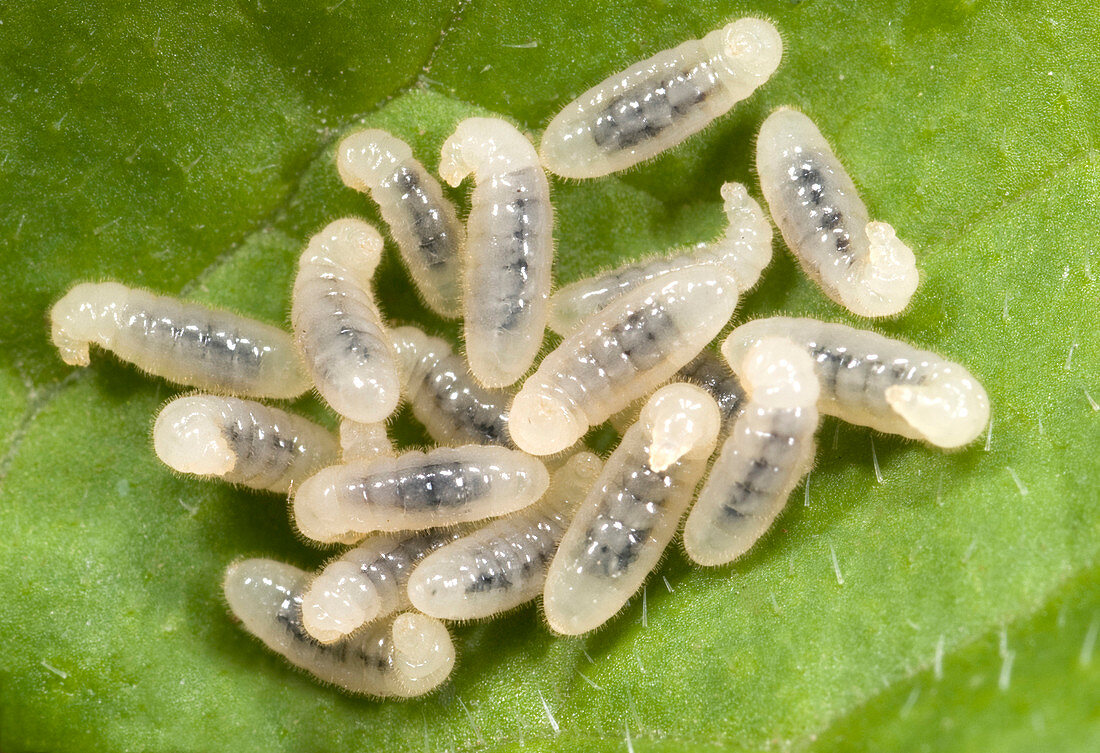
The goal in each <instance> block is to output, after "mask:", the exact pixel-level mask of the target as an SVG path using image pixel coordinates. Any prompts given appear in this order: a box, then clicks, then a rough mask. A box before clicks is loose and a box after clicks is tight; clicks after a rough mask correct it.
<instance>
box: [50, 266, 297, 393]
mask: <svg viewBox="0 0 1100 753" xmlns="http://www.w3.org/2000/svg"><path fill="white" fill-rule="evenodd" d="M50 320H51V323H52V329H53V332H52V336H53V343H54V345H56V346H57V349H58V350H59V351H60V352H61V358H62V360H64V361H65V363H67V364H70V365H72V366H87V365H88V363H89V362H90V358H89V354H88V346H89V345H90V344H93V343H94V344H95V345H98V346H100V347H101V348H104V349H106V350H109V351H111V352H113V353H114V354H115V355H116V356H118V357H119V358H121V359H122V360H124V361H128V362H130V363H132V364H134V365H135V366H137V367H138V368H141V369H144V370H145V371H147V372H149V373H150V374H154V375H156V376H159V377H164V378H165V379H167V380H169V381H171V382H176V383H178V384H186V385H190V386H191V387H198V388H199V389H203V390H208V391H210V392H218V393H230V394H234V395H244V396H246V397H274V398H292V397H297V396H298V395H301V394H302V393H303V392H305V391H306V390H307V389H309V386H310V384H309V378H308V377H307V376H306V374H305V372H304V371H303V370H302V366H301V363H300V362H299V360H298V354H297V352H296V351H295V348H294V341H293V340H292V339H291V337H290V335H289V334H287V333H286V332H284V331H283V330H281V329H279V328H278V327H273V326H271V325H270V324H264V323H263V322H258V321H256V320H255V319H248V318H246V317H243V316H240V315H239V314H234V313H231V312H229V311H224V310H222V309H211V308H208V307H206V306H202V305H199V304H197V303H187V302H185V301H181V300H179V299H178V298H168V297H166V296H159V295H154V294H153V293H150V292H148V291H145V290H140V289H137V288H128V287H126V286H125V285H121V284H119V283H117V282H101V283H94V282H85V283H81V284H79V285H75V286H73V287H72V288H71V289H70V290H69V292H68V293H66V294H65V296H64V297H63V298H62V299H61V300H60V301H58V302H57V303H55V304H54V307H53V309H52V310H51V311H50Z"/></svg>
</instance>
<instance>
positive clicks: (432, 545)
mask: <svg viewBox="0 0 1100 753" xmlns="http://www.w3.org/2000/svg"><path fill="white" fill-rule="evenodd" d="M461 535H462V534H461V533H459V532H457V531H455V530H453V529H452V530H433V531H424V532H421V533H398V534H379V535H378V536H371V537H369V538H367V539H365V540H364V541H362V542H361V543H360V544H359V545H358V546H356V547H353V548H352V549H349V550H348V551H346V552H344V553H343V554H342V555H340V556H339V557H337V558H336V559H335V560H333V561H331V562H329V563H328V564H327V565H325V566H324V568H322V569H321V571H320V572H319V573H317V576H316V577H315V578H314V579H313V580H312V581H311V582H310V584H309V587H308V588H307V589H306V591H305V593H304V595H303V596H302V623H303V624H304V625H305V628H306V630H307V631H308V632H309V634H310V635H312V636H313V637H314V638H316V639H317V640H319V641H320V642H321V643H332V642H334V641H337V640H340V639H342V638H344V637H346V636H347V635H349V634H350V633H352V632H354V631H356V630H358V629H359V628H360V627H362V626H363V625H365V624H367V623H368V622H371V621H373V620H376V619H379V618H382V617H386V616H388V615H391V614H393V613H394V612H398V611H400V610H402V609H407V608H408V607H409V606H410V603H409V596H408V591H407V589H406V584H407V583H408V580H409V575H410V574H411V573H412V570H413V568H414V567H416V563H418V562H420V560H422V559H423V558H424V557H425V556H426V555H428V554H429V553H431V552H433V551H435V550H437V549H439V548H440V547H442V546H445V545H447V544H449V543H450V542H452V541H454V540H455V539H457V538H458V537H459V536H461Z"/></svg>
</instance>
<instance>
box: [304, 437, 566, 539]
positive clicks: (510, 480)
mask: <svg viewBox="0 0 1100 753" xmlns="http://www.w3.org/2000/svg"><path fill="white" fill-rule="evenodd" d="M549 483H550V477H549V475H548V473H547V471H546V467H545V466H544V465H543V464H542V461H540V460H538V459H537V458H533V457H531V456H529V455H525V454H523V453H522V452H517V451H515V450H509V449H506V448H504V447H481V446H478V445H466V446H464V447H439V448H436V449H434V450H431V451H429V452H427V453H424V452H419V451H414V452H408V453H405V454H404V455H401V456H400V457H397V458H394V459H381V460H373V461H368V462H352V463H347V464H344V465H334V466H330V467H328V468H324V469H322V470H321V471H319V472H318V473H317V474H315V475H314V476H312V477H310V478H308V479H306V480H305V481H304V482H303V483H302V485H301V486H300V487H299V489H298V493H297V494H295V495H294V504H293V507H294V520H295V522H296V523H297V525H298V529H299V530H300V531H301V532H302V534H304V535H305V536H306V537H308V538H310V539H313V540H315V541H321V542H326V543H330V542H334V541H346V540H347V539H348V534H349V533H352V534H360V535H366V534H368V533H372V532H374V531H405V530H422V529H425V528H433V527H435V526H450V525H457V524H458V523H467V522H470V521H472V520H482V519H484V518H492V517H496V516H499V515H505V514H507V513H510V512H515V511H516V510H519V509H522V508H524V507H526V506H527V505H530V504H532V503H533V502H535V500H537V499H538V498H539V497H541V496H542V494H543V492H545V491H546V487H547V485H548V484H549Z"/></svg>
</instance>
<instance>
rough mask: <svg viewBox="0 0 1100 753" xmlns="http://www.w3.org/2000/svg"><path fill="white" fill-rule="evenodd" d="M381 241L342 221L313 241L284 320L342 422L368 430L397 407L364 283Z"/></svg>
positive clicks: (388, 354)
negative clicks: (363, 425) (288, 321)
mask: <svg viewBox="0 0 1100 753" xmlns="http://www.w3.org/2000/svg"><path fill="white" fill-rule="evenodd" d="M381 255H382V236H380V235H379V234H378V231H377V230H375V229H374V228H373V227H371V226H370V225H368V224H367V223H365V222H363V221H361V220H356V219H342V220H336V221H335V222H332V223H329V224H328V225H327V226H326V227H325V228H324V230H322V231H321V232H319V233H318V234H317V235H315V236H313V237H312V238H311V239H310V241H309V245H308V246H307V247H306V250H305V251H304V252H303V253H302V256H301V259H300V260H299V261H298V276H297V278H296V279H295V281H294V294H293V298H292V301H293V303H292V306H291V310H290V319H291V323H292V324H293V327H294V336H295V340H296V341H297V343H298V348H299V349H300V350H301V352H302V357H303V359H304V360H305V363H306V370H307V371H308V372H309V374H310V376H311V377H312V378H313V383H314V384H315V385H316V386H317V391H318V392H320V393H321V397H323V398H324V399H325V401H326V402H327V403H328V404H329V405H331V406H332V407H333V409H334V410H335V411H336V412H337V413H339V414H340V415H342V416H347V417H348V418H351V419H353V420H355V421H361V422H363V423H370V422H375V421H381V420H383V419H384V418H386V416H388V415H389V414H390V413H392V412H393V410H394V408H396V407H397V403H398V401H399V400H400V399H401V382H400V378H399V377H398V375H397V365H396V362H395V359H396V356H395V355H394V352H393V345H392V344H391V343H390V339H389V335H388V333H387V332H386V326H385V324H384V323H383V322H382V314H381V313H380V312H379V311H378V306H376V305H375V303H374V296H373V294H372V293H371V288H370V285H371V278H372V277H373V275H374V269H375V267H377V266H378V260H379V258H380V257H381Z"/></svg>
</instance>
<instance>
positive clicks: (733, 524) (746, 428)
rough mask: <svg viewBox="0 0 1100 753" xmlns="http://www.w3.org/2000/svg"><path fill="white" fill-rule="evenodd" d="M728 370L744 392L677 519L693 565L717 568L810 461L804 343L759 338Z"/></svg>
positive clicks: (811, 401) (812, 416)
mask: <svg viewBox="0 0 1100 753" xmlns="http://www.w3.org/2000/svg"><path fill="white" fill-rule="evenodd" d="M734 368H735V369H736V370H737V372H738V373H739V374H740V375H741V381H742V383H743V384H744V385H745V388H746V390H747V391H748V393H749V399H748V402H747V404H746V405H745V412H744V413H743V414H742V415H741V417H740V418H739V419H737V421H736V423H734V425H733V430H732V432H731V433H730V435H729V437H728V438H727V439H726V441H725V443H724V444H723V445H722V451H721V453H719V455H718V459H717V460H716V461H715V462H714V465H712V466H711V469H710V473H709V474H708V475H707V480H706V483H705V484H703V490H702V491H701V492H700V493H699V498H698V499H697V500H696V502H695V506H694V507H692V508H691V513H690V514H689V515H688V518H687V522H686V523H685V524H684V548H685V549H687V553H688V555H689V556H690V557H691V558H692V559H693V560H695V561H696V562H698V563H699V564H701V565H721V564H724V563H726V562H731V561H733V560H735V559H737V558H738V557H740V556H741V555H742V554H744V553H745V552H746V551H748V549H749V547H751V546H752V545H753V544H754V543H755V542H756V540H757V539H759V538H760V537H761V536H762V535H763V534H764V532H765V531H767V530H768V527H769V526H771V524H772V521H774V520H775V518H776V516H777V515H779V513H780V511H781V510H782V509H783V506H784V505H785V504H786V503H787V498H788V497H789V496H790V494H791V490H792V489H794V487H795V486H796V485H797V484H798V482H799V481H800V480H801V479H802V477H803V476H805V475H806V473H808V472H809V470H810V467H811V466H812V465H813V460H814V432H815V431H816V430H817V424H818V415H817V398H818V392H819V388H818V381H817V375H816V374H815V373H814V364H813V361H812V360H811V359H810V356H809V354H807V353H806V350H805V348H803V347H802V346H800V345H796V344H795V343H793V342H791V341H790V340H787V339H785V338H778V337H766V338H764V339H762V340H760V341H758V342H757V343H756V344H755V345H753V346H752V347H751V348H749V349H748V351H746V353H745V357H744V359H742V361H741V362H740V363H737V364H734Z"/></svg>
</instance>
